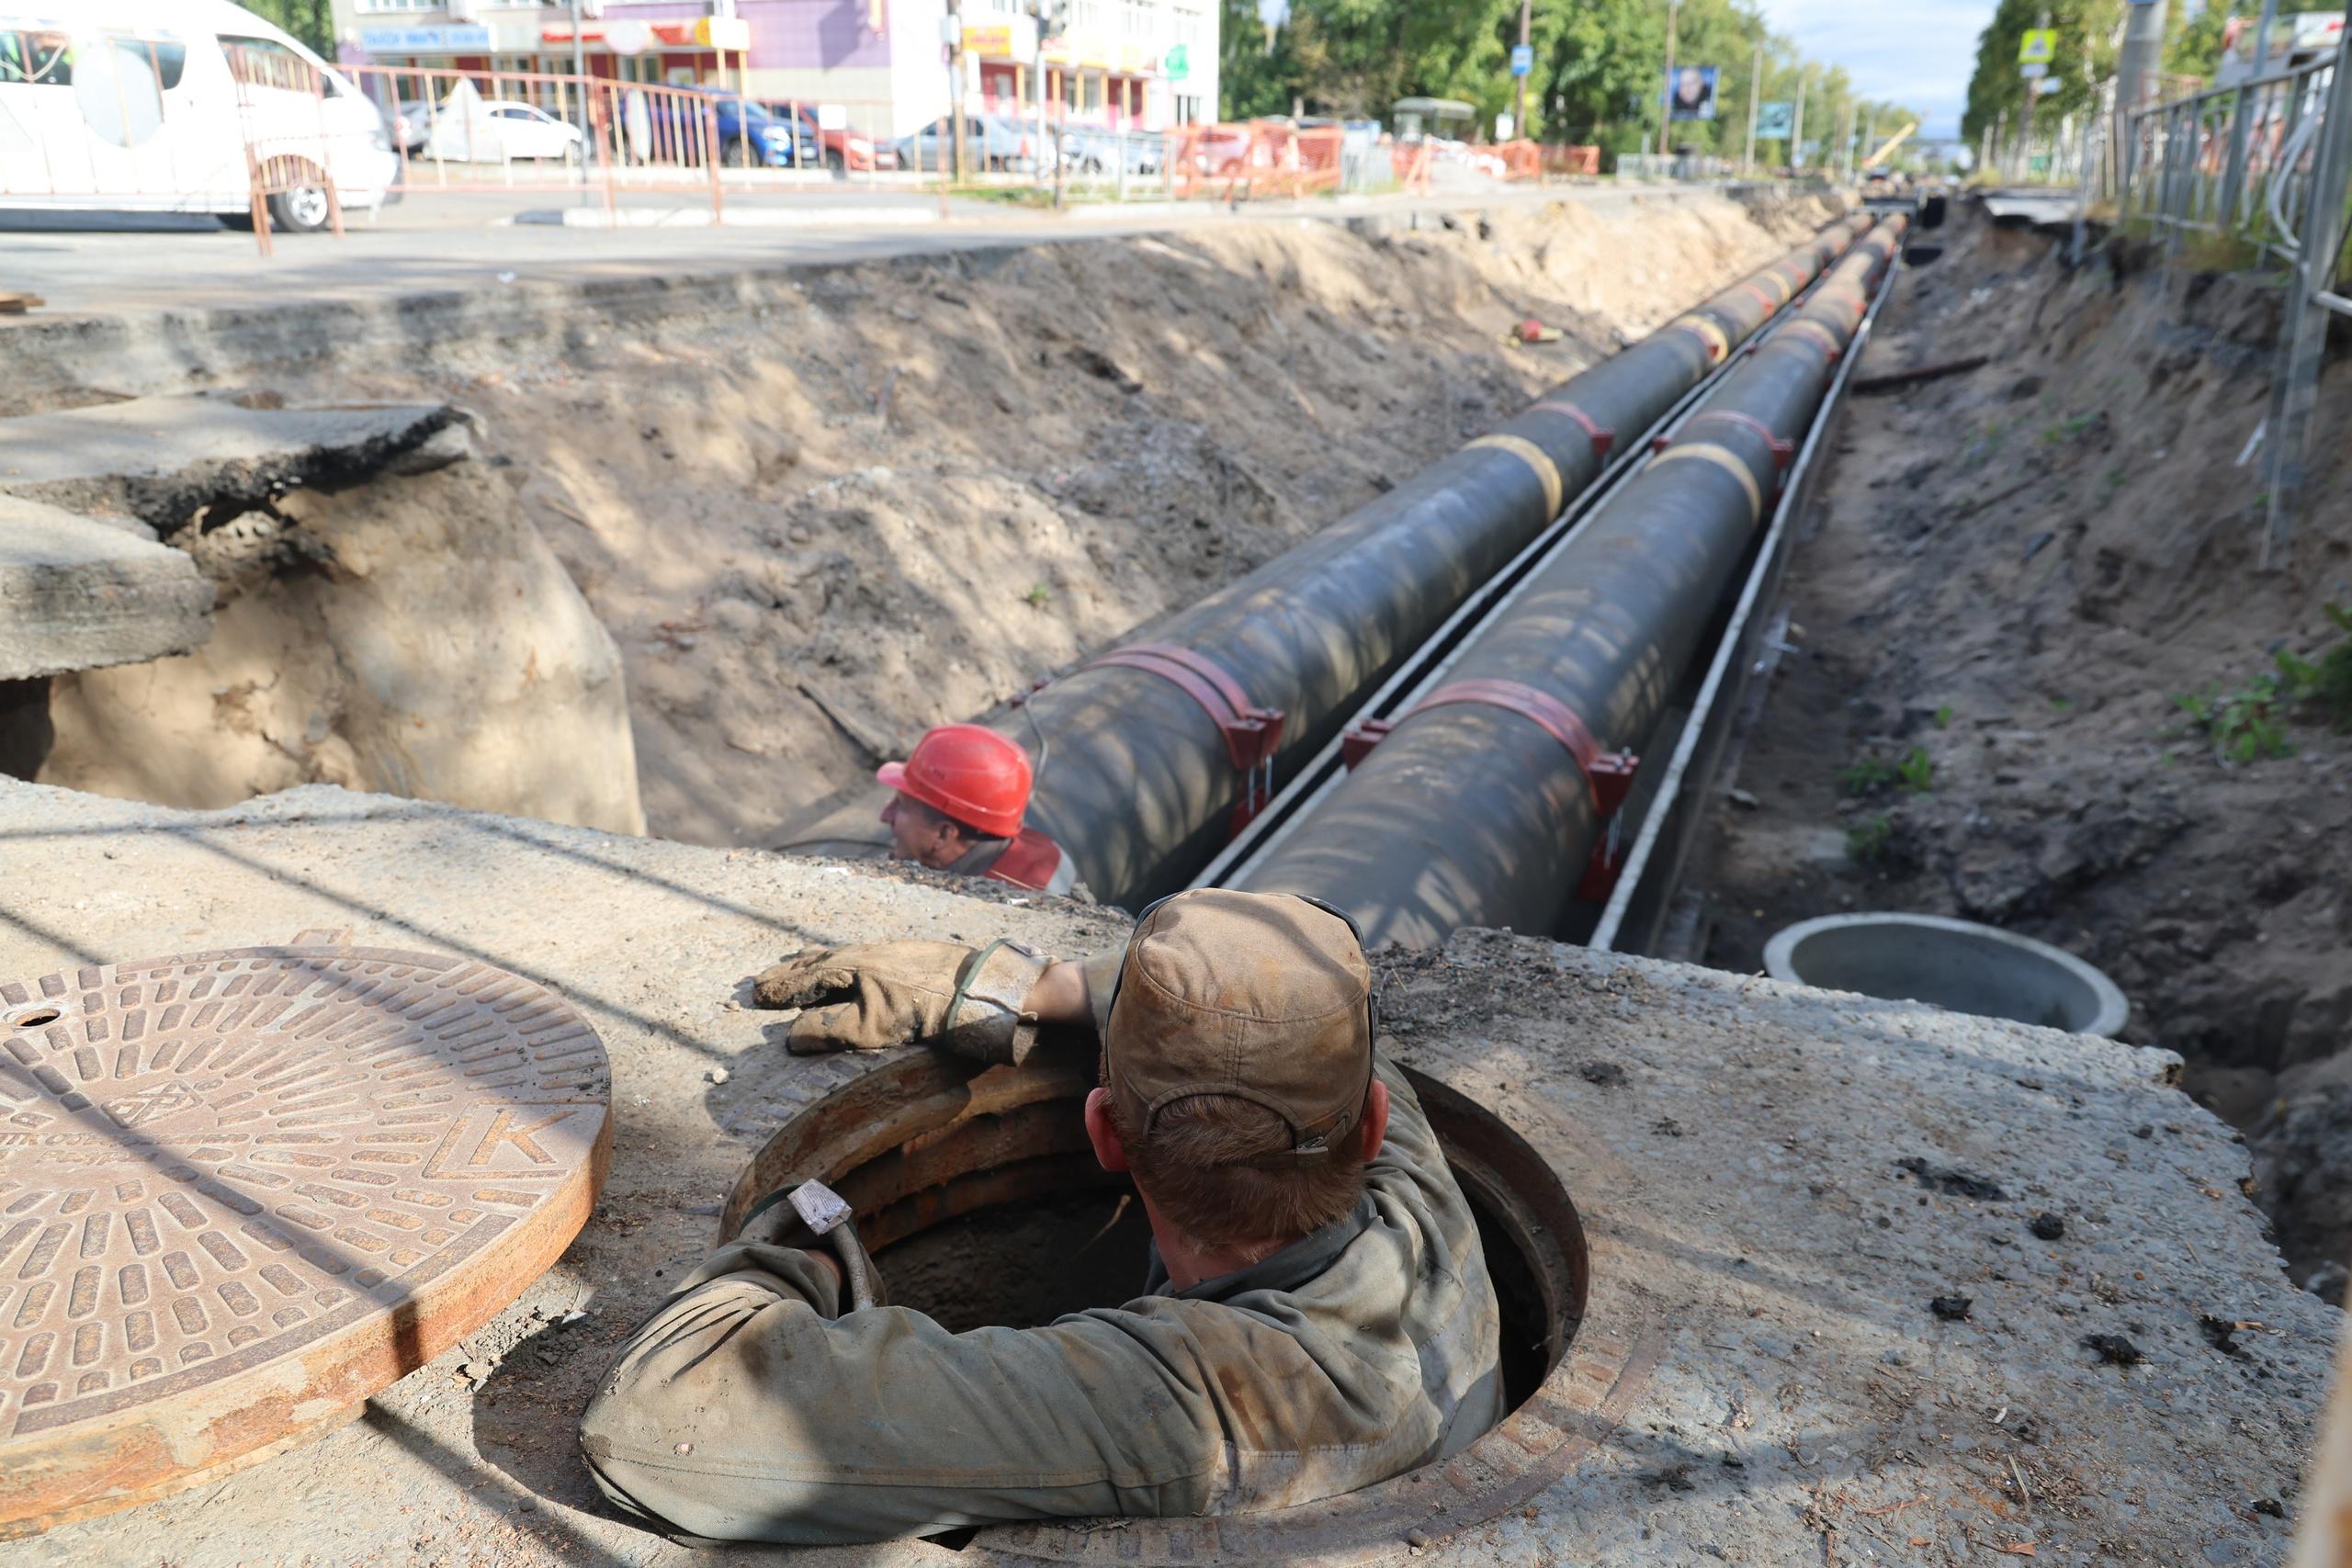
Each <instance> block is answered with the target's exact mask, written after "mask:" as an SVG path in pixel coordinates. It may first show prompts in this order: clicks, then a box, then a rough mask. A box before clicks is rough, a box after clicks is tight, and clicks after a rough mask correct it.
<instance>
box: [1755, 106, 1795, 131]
mask: <svg viewBox="0 0 2352 1568" xmlns="http://www.w3.org/2000/svg"><path fill="white" fill-rule="evenodd" d="M1796 129H1797V107H1796V105H1794V104H1792V103H1791V102H1789V101H1788V100H1787V99H1786V98H1782V99H1781V100H1780V101H1778V102H1776V103H1761V104H1758V105H1757V106H1756V134H1757V136H1758V138H1760V139H1761V140H1763V141H1787V140H1788V139H1789V138H1790V137H1791V136H1793V135H1794V134H1796Z"/></svg>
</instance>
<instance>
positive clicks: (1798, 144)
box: [1789, 60, 1806, 175]
mask: <svg viewBox="0 0 2352 1568" xmlns="http://www.w3.org/2000/svg"><path fill="white" fill-rule="evenodd" d="M1805 86H1806V78H1805V73H1804V61H1803V60H1799V61H1798V62H1797V112H1796V116H1795V118H1793V119H1792V120H1791V121H1790V122H1789V172H1790V173H1791V174H1792V175H1793V174H1794V173H1796V172H1797V171H1798V170H1799V169H1802V168H1804V90H1805Z"/></svg>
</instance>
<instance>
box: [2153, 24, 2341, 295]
mask: <svg viewBox="0 0 2352 1568" xmlns="http://www.w3.org/2000/svg"><path fill="white" fill-rule="evenodd" d="M2334 81H2335V57H2334V56H2328V57H2325V58H2323V59H2320V60H2315V61H2312V62H2308V63H2305V64H2301V65H2295V66H2290V67H2289V68H2288V69H2286V70H2283V71H2274V72H2270V73H2267V74H2264V75H2260V76H2256V77H2252V78H2250V79H2248V80H2246V81H2244V82H2240V83H2236V84H2233V85H2230V86H2226V87H2213V88H2208V89H2207V90H2206V91H2204V92H2201V93H2193V94H2190V95H2188V96H2185V97H2179V98H2175V99H2173V100H2171V101H2170V102H2167V103H2162V104H2157V105H2155V106H2154V107H2150V108H2144V109H2140V110H2138V111H2136V112H2134V113H2133V114H2132V115H2131V130H2130V133H2129V135H2128V136H2127V138H2126V140H2125V151H2126V152H2127V154H2128V157H2127V166H2126V171H2125V174H2124V178H2123V183H2122V187H2121V190H2120V209H2121V212H2122V216H2123V219H2124V220H2125V221H2126V222H2131V221H2133V220H2140V221H2144V222H2146V223H2148V224H2150V225H2152V226H2153V227H2154V229H2156V230H2157V231H2159V232H2160V233H2161V234H2162V235H2163V237H2164V239H2165V244H2166V247H2167V249H2169V250H2177V249H2178V248H2179V245H2180V243H2181V241H2182V239H2183V238H2184V236H2186V235H2188V234H2191V233H2203V234H2211V235H2214V236H2217V237H2233V238H2239V239H2244V240H2247V241H2250V242H2252V243H2256V244H2257V245H2262V246H2267V247H2272V248H2275V249H2277V250H2278V252H2279V253H2280V254H2285V255H2291V254H2293V253H2294V250H2295V244H2296V239H2295V237H2296V235H2297V233H2298V232H2299V231H2301V219H2302V215H2303V213H2304V211H2305V210H2306V209H2307V208H2308V206H2309V202H2310V194H2311V184H2312V172H2313V169H2314V167H2315V164H2316V153H2317V135H2318V130H2319V127H2320V125H2321V122H2322V119H2323V118H2324V116H2323V115H2322V113H2321V110H2322V108H2323V107H2324V104H2325V103H2326V100H2327V96H2328V93H2329V91H2330V89H2331V87H2332V86H2333V84H2334Z"/></svg>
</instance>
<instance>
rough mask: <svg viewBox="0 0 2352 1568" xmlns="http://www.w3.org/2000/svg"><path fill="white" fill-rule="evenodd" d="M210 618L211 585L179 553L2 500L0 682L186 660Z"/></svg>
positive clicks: (127, 532) (136, 535)
mask: <svg viewBox="0 0 2352 1568" xmlns="http://www.w3.org/2000/svg"><path fill="white" fill-rule="evenodd" d="M6 461H7V462H9V463H11V464H13V463H15V462H17V461H18V457H17V454H14V453H11V454H10V455H9V457H7V459H6ZM211 615H212V584H211V583H209V582H208V581H205V579H204V577H203V575H202V574H201V573H199V572H198V570H196V563H195V562H194V561H193V560H191V559H189V558H187V555H185V554H183V553H182V552H180V551H178V550H175V549H173V548H171V547H169V546H167V545H159V544H157V543H155V542H154V541H153V539H151V538H148V537H146V536H144V535H143V534H142V533H141V532H140V531H139V530H137V529H135V528H130V527H125V526H122V525H117V524H109V523H99V522H96V521H93V520H92V519H90V518H87V517H81V516H76V515H75V514H74V513H70V512H65V511H62V510H60V509H59V508H57V507H54V506H44V505H41V504H40V503H38V502H30V501H22V500H17V499H15V498H12V497H10V496H7V495H5V494H0V681H22V680H28V679H32V678H35V677H39V676H43V675H62V674H64V673H65V672H67V671H74V670H95V669H98V668H100V667H101V666H104V665H109V664H137V663H141V662H143V661H145V660H150V659H161V658H163V657H164V656H165V655H167V654H174V653H186V652H187V650H188V649H192V648H194V647H196V646H197V645H198V644H199V643H201V642H202V641H204V639H205V638H206V637H209V636H210V635H211V634H212V622H211Z"/></svg>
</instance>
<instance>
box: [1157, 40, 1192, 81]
mask: <svg viewBox="0 0 2352 1568" xmlns="http://www.w3.org/2000/svg"><path fill="white" fill-rule="evenodd" d="M1160 71H1161V72H1162V73H1163V74H1165V75H1166V76H1167V78H1168V79H1169V80H1170V82H1182V80H1184V78H1186V77H1187V76H1190V75H1191V74H1192V73H1193V53H1192V51H1191V50H1190V49H1189V48H1187V47H1186V46H1185V45H1183V44H1181V43H1180V44H1178V45H1177V46H1176V47H1175V48H1173V49H1171V50H1170V51H1168V53H1167V55H1166V57H1165V58H1163V59H1162V61H1161V62H1160Z"/></svg>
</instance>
